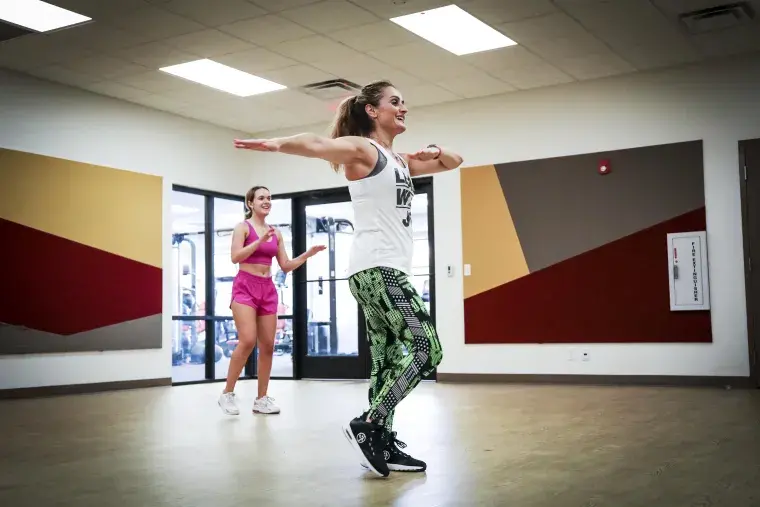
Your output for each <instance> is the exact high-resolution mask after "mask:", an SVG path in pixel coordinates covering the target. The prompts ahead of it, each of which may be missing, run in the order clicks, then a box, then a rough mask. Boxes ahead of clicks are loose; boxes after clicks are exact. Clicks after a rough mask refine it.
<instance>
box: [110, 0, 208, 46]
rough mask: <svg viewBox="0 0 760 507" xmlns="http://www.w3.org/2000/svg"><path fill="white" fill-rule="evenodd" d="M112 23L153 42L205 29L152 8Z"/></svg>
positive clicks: (198, 24) (132, 12)
mask: <svg viewBox="0 0 760 507" xmlns="http://www.w3.org/2000/svg"><path fill="white" fill-rule="evenodd" d="M112 23H113V24H114V25H116V26H117V27H119V28H123V29H125V30H131V31H134V32H137V33H140V34H143V35H145V36H146V37H151V38H152V39H153V40H159V39H166V38H169V37H176V36H177V35H183V34H186V33H191V32H198V31H200V30H203V29H204V28H206V27H205V26H203V25H201V24H200V23H197V22H195V21H192V20H190V19H188V18H185V17H182V16H179V15H177V14H173V13H171V12H169V11H165V10H163V9H158V8H156V7H152V6H146V7H142V8H140V9H135V10H133V11H129V12H127V13H125V14H124V15H122V16H120V17H118V18H114V20H113V21H112Z"/></svg>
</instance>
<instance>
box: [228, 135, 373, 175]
mask: <svg viewBox="0 0 760 507" xmlns="http://www.w3.org/2000/svg"><path fill="white" fill-rule="evenodd" d="M235 147H236V148H242V149H246V150H255V151H272V152H279V153H287V154H288V155H299V156H301V157H308V158H320V159H322V160H326V161H327V162H331V163H333V164H337V165H342V166H347V167H352V166H359V168H361V167H368V168H371V167H373V166H374V164H375V160H374V157H376V156H377V155H376V152H375V151H374V150H373V148H372V145H371V144H370V143H369V141H367V140H366V139H364V138H362V137H357V136H346V137H339V138H337V139H331V138H329V137H322V136H318V135H316V134H309V133H306V134H297V135H294V136H290V137H277V138H273V139H235Z"/></svg>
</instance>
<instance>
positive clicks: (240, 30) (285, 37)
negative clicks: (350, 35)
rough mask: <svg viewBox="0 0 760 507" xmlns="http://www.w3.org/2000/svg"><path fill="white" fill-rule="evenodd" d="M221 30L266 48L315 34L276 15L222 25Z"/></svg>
mask: <svg viewBox="0 0 760 507" xmlns="http://www.w3.org/2000/svg"><path fill="white" fill-rule="evenodd" d="M219 30H221V31H222V32H225V33H228V34H230V35H234V36H235V37H238V38H240V39H243V40H245V41H248V42H252V43H254V44H258V45H260V46H266V47H271V46H276V45H278V44H280V43H282V42H285V41H290V40H295V39H301V38H303V37H307V36H309V35H313V33H314V32H312V31H311V30H308V29H306V28H304V27H302V26H300V25H297V24H295V23H293V22H292V21H290V20H287V19H285V18H281V17H279V16H275V15H271V16H263V17H260V18H254V19H247V20H244V21H238V22H236V23H231V24H229V25H222V26H220V27H219Z"/></svg>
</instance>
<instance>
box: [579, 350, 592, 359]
mask: <svg viewBox="0 0 760 507" xmlns="http://www.w3.org/2000/svg"><path fill="white" fill-rule="evenodd" d="M589 360H591V356H590V355H589V353H588V350H584V351H583V352H581V361H589Z"/></svg>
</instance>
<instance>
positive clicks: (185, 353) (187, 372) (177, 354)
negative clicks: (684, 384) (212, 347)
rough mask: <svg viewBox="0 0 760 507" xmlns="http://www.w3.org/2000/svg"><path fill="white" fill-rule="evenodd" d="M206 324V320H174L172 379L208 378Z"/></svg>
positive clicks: (182, 380) (179, 380)
mask: <svg viewBox="0 0 760 507" xmlns="http://www.w3.org/2000/svg"><path fill="white" fill-rule="evenodd" d="M206 325H207V322H206V321H204V320H173V321H172V381H173V382H189V381H193V380H203V379H204V378H206V366H205V364H206V363H205V357H206V352H205V351H206Z"/></svg>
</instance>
